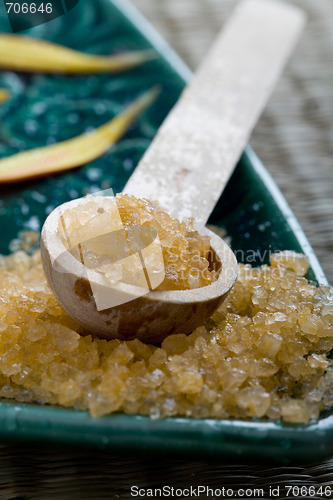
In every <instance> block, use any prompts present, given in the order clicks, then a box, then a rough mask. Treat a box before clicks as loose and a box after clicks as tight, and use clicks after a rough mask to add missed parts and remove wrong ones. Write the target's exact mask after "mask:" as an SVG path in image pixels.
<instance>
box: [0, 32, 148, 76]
mask: <svg viewBox="0 0 333 500" xmlns="http://www.w3.org/2000/svg"><path fill="white" fill-rule="evenodd" d="M156 57H157V53H156V52H155V51H154V50H142V51H136V52H127V53H124V54H117V55H114V56H98V55H91V54H86V53H84V52H78V51H76V50H72V49H69V48H67V47H63V46H62V45H57V44H55V43H52V42H47V41H45V40H40V39H37V38H30V37H27V36H21V35H12V34H1V35H0V68H5V69H11V70H17V71H28V72H40V73H70V74H75V73H116V72H119V71H124V70H126V69H129V68H132V67H134V66H139V65H140V64H143V63H145V62H147V61H150V60H151V59H155V58H156Z"/></svg>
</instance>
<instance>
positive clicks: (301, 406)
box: [0, 251, 333, 423]
mask: <svg viewBox="0 0 333 500" xmlns="http://www.w3.org/2000/svg"><path fill="white" fill-rule="evenodd" d="M271 260H272V264H273V265H272V266H262V267H261V268H257V269H253V268H251V266H249V265H245V266H244V265H239V277H238V280H237V282H236V284H235V286H234V288H233V289H232V291H231V293H230V294H229V296H228V298H227V299H226V301H225V302H224V303H223V304H222V305H221V307H220V308H219V309H218V310H217V311H216V312H215V314H214V315H213V316H212V318H211V319H210V320H209V321H208V322H207V323H206V324H205V325H203V326H201V327H199V328H197V329H196V330H195V331H194V332H193V333H191V334H190V335H189V336H185V335H182V334H179V335H170V336H169V337H167V338H166V339H165V340H164V341H163V343H162V345H161V346H153V345H146V344H144V343H142V342H141V341H139V340H131V341H120V340H110V341H107V340H100V339H98V338H94V337H93V334H94V332H88V333H90V334H87V335H85V336H81V335H80V334H79V333H82V332H80V330H79V326H78V325H77V324H75V322H74V321H73V320H72V319H71V318H70V317H69V316H68V315H67V314H66V313H65V312H64V311H63V309H62V308H61V307H60V305H59V304H58V303H57V301H56V299H55V297H54V296H53V295H52V293H51V291H50V289H49V287H48V285H47V283H46V280H45V277H44V273H43V269H42V264H41V258H40V253H39V252H35V253H34V254H33V255H32V256H29V255H27V254H26V253H24V252H22V251H20V252H17V253H15V254H13V255H11V256H9V257H2V258H1V259H0V283H1V287H0V317H1V320H0V387H1V390H0V396H2V397H4V398H11V399H15V400H16V401H19V402H28V403H29V402H37V403H39V404H47V403H49V404H55V405H61V406H64V407H71V408H76V409H87V410H89V411H90V413H91V415H92V416H94V417H99V416H101V415H106V414H109V413H113V412H123V413H128V414H142V415H150V416H151V417H152V418H158V417H166V416H176V415H178V416H186V417H192V418H204V417H210V418H231V417H236V418H242V419H247V418H255V417H258V418H261V419H266V420H267V419H271V420H279V419H282V420H283V421H285V422H293V423H308V422H309V421H311V420H313V419H316V418H318V416H319V413H320V411H321V410H324V409H327V408H330V407H331V406H332V405H333V367H332V361H330V359H329V357H328V356H329V352H330V350H331V349H332V347H333V307H332V298H331V289H330V288H329V287H321V288H317V287H316V286H315V285H314V284H312V283H309V282H308V281H307V280H306V279H305V278H304V277H303V276H301V274H303V272H305V271H306V268H307V263H306V259H305V257H304V256H302V255H299V254H295V253H282V254H278V255H273V256H272V259H271ZM305 264H306V265H305ZM85 333H87V332H85Z"/></svg>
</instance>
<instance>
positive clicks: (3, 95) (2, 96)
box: [0, 89, 10, 103]
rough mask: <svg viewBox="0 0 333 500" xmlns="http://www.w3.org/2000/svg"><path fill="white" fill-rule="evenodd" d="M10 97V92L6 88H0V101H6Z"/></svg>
mask: <svg viewBox="0 0 333 500" xmlns="http://www.w3.org/2000/svg"><path fill="white" fill-rule="evenodd" d="M9 97H10V92H9V91H8V90H7V89H0V103H1V102H4V101H7V100H8V99H9Z"/></svg>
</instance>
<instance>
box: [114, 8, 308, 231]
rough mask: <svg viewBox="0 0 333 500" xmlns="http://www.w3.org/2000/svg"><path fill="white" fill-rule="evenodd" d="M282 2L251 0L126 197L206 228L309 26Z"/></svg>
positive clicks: (201, 71) (156, 143)
mask: <svg viewBox="0 0 333 500" xmlns="http://www.w3.org/2000/svg"><path fill="white" fill-rule="evenodd" d="M304 20H305V18H304V14H303V12H302V11H301V10H299V9H298V8H296V7H293V6H291V5H288V4H285V3H280V2H278V1H276V0H244V1H242V2H241V3H240V4H239V5H238V7H237V8H236V9H235V11H234V13H233V15H232V16H231V18H230V20H229V22H228V23H227V25H226V27H225V28H224V30H223V32H222V33H221V34H220V35H219V37H218V38H217V40H216V42H215V44H214V45H213V47H212V49H211V50H210V52H209V54H208V56H207V57H206V58H205V60H204V61H203V63H202V64H201V66H200V68H199V70H198V71H197V73H196V75H195V77H194V78H193V80H192V82H191V83H190V85H189V86H188V87H187V88H186V89H185V91H184V92H183V94H182V96H181V98H180V99H179V101H178V102H177V104H176V105H175V107H174V108H173V109H172V111H171V112H170V114H169V115H168V117H167V118H166V120H165V121H164V123H163V124H162V126H161V128H160V129H159V132H158V134H157V135H156V137H155V139H154V140H153V142H152V144H151V146H150V147H149V149H148V150H147V152H146V153H145V155H144V157H143V158H142V160H141V162H140V163H139V165H138V166H137V168H136V169H135V171H134V173H133V174H132V176H131V178H130V179H129V181H128V182H127V184H126V186H125V189H124V192H125V193H129V194H133V195H136V196H139V197H141V198H148V199H150V200H156V201H158V202H159V203H160V205H161V206H162V207H163V208H164V209H165V210H166V211H168V212H169V213H170V215H172V216H173V217H177V218H179V219H180V220H184V219H186V218H188V217H194V218H195V220H196V222H197V223H198V225H204V224H205V223H206V222H207V220H208V217H209V215H210V214H211V212H212V210H213V208H214V206H215V204H216V202H217V200H218V199H219V197H220V195H221V193H222V191H223V189H224V187H225V185H226V184H227V181H228V179H229V177H230V175H231V174H232V171H233V170H234V168H235V166H236V163H237V161H238V159H239V157H240V155H241V153H242V151H243V149H244V147H245V145H246V143H247V141H248V139H249V137H250V134H251V131H252V129H253V127H254V125H255V124H256V122H257V120H258V118H259V116H260V114H261V112H262V110H263V109H264V107H265V104H266V102H267V101H268V98H269V96H270V94H271V93H272V90H273V88H274V86H275V84H276V83H277V80H278V78H279V75H280V74H281V71H282V69H283V66H284V64H285V63H286V61H287V58H288V56H289V55H290V53H291V51H292V49H293V47H294V45H295V43H296V41H297V39H298V36H299V35H300V32H301V30H302V27H303V25H304Z"/></svg>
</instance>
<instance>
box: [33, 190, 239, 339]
mask: <svg viewBox="0 0 333 500" xmlns="http://www.w3.org/2000/svg"><path fill="white" fill-rule="evenodd" d="M82 203H85V199H84V198H83V199H82V198H81V199H78V200H73V201H71V202H68V203H64V204H63V205H61V207H59V210H60V211H61V213H63V211H65V210H67V209H73V208H75V207H76V206H78V204H82ZM58 224H59V211H58V210H55V211H53V212H52V213H51V214H50V215H49V216H48V218H47V219H46V221H45V224H44V227H43V231H42V236H41V255H42V261H43V267H44V271H45V275H46V278H47V281H48V283H49V285H50V287H51V289H52V292H53V293H54V295H55V296H56V298H57V300H58V301H59V303H60V304H61V306H62V307H63V308H64V309H65V310H66V311H67V312H68V314H69V315H70V316H71V317H72V318H73V319H75V320H76V321H77V322H78V323H79V324H80V325H81V326H82V327H83V328H84V330H85V331H86V332H87V333H89V334H92V335H96V336H98V337H101V338H105V339H112V338H118V339H122V340H131V339H134V338H138V339H140V340H142V341H143V342H149V343H154V344H158V343H160V342H162V340H163V339H164V338H165V337H166V336H168V335H170V334H173V333H184V334H188V333H190V332H191V331H193V330H194V329H195V328H196V327H197V326H199V325H202V324H203V323H204V322H205V321H206V320H207V319H208V318H209V317H210V316H211V314H212V313H213V312H214V310H215V309H216V308H217V307H218V306H219V304H220V303H221V302H222V301H223V300H224V299H225V298H226V296H227V295H228V293H229V291H230V289H231V288H232V286H233V284H234V282H235V280H236V277H237V261H236V258H235V256H234V254H233V252H232V251H231V249H230V248H229V246H228V245H227V244H226V243H225V242H224V241H223V240H222V239H221V238H220V237H219V236H217V235H216V234H215V233H213V232H212V231H209V230H208V229H204V230H202V231H201V233H202V234H206V235H208V236H209V237H210V242H211V252H210V253H211V255H212V258H211V262H210V265H211V266H212V267H214V269H216V270H217V271H218V273H219V274H218V278H217V280H216V281H215V282H213V283H212V284H210V285H207V286H205V287H202V288H196V289H192V290H170V291H156V290H153V291H150V292H149V293H147V294H146V295H144V296H141V297H137V298H134V299H132V300H128V301H127V302H126V303H123V304H121V305H119V306H116V307H112V308H109V309H104V310H103V311H99V310H98V309H97V307H96V302H95V299H94V295H93V293H92V285H94V288H96V287H100V291H101V293H102V294H103V293H105V294H106V293H110V292H111V293H112V289H111V287H110V285H107V284H105V280H104V279H103V276H102V275H101V274H100V273H99V272H97V271H93V270H89V278H88V276H87V268H86V267H85V265H84V264H83V263H82V262H81V261H80V260H78V259H77V258H76V257H75V256H74V255H72V254H71V253H70V252H69V251H68V250H67V249H66V247H65V245H64V243H63V241H62V239H61V237H60V234H59V231H58ZM59 256H61V259H59ZM116 293H117V294H119V293H121V294H123V295H124V297H126V296H127V298H128V299H130V298H131V297H136V287H134V286H132V285H129V284H126V283H119V284H117V289H116Z"/></svg>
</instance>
